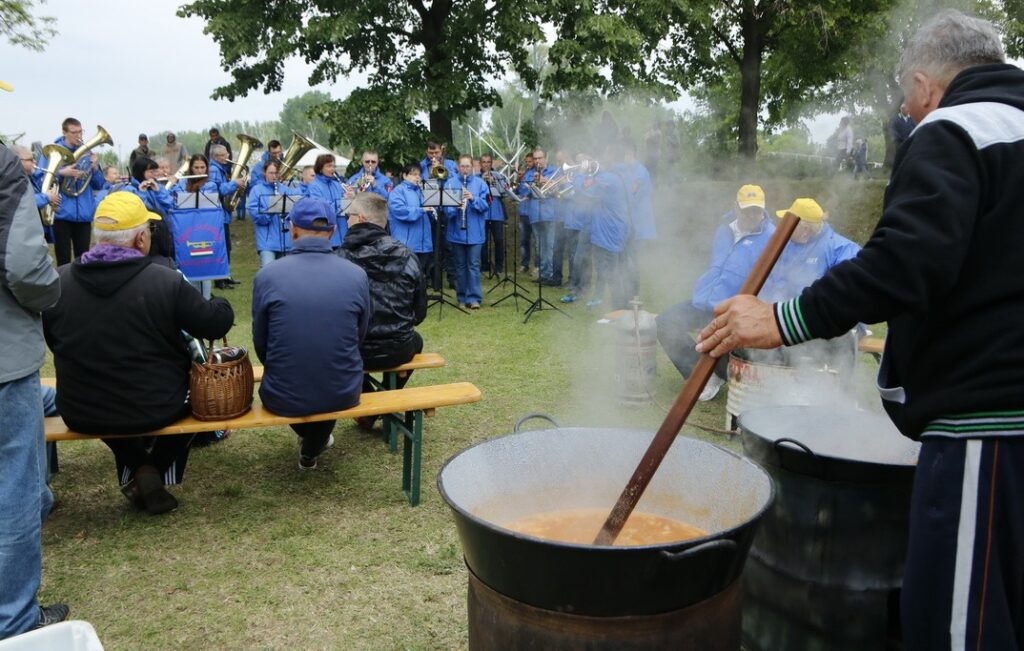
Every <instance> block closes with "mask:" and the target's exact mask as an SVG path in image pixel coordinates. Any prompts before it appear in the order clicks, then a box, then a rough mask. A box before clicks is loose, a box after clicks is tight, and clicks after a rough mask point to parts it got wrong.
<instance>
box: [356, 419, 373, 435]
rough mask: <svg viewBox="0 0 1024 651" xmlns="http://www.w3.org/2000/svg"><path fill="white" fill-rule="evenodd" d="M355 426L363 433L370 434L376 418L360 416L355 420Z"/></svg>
mask: <svg viewBox="0 0 1024 651" xmlns="http://www.w3.org/2000/svg"><path fill="white" fill-rule="evenodd" d="M355 421H356V425H357V426H358V427H359V429H361V430H363V431H364V432H372V431H373V424H374V423H376V422H377V417H376V416H360V417H359V418H356V419H355Z"/></svg>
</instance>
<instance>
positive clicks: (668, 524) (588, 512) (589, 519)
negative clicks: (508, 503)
mask: <svg viewBox="0 0 1024 651" xmlns="http://www.w3.org/2000/svg"><path fill="white" fill-rule="evenodd" d="M607 518H608V510H607V509H576V510H572V511H550V512H548V513H537V514H535V515H529V516H526V517H525V518H520V519H518V520H515V521H512V522H506V523H505V524H504V525H502V526H504V527H505V528H506V529H511V530H512V531H515V532H518V533H523V534H526V535H528V536H534V537H536V538H545V539H548V540H557V541H559V542H567V543H578V544H584V545H589V544H591V543H593V542H594V538H595V537H596V536H597V532H598V531H600V530H601V526H602V525H603V524H604V521H605V520H606V519H607ZM706 535H707V532H706V531H704V530H703V529H700V528H698V527H695V526H693V525H691V524H687V523H685V522H680V521H679V520H672V519H670V518H665V517H662V516H660V515H654V514H651V513H644V512H642V511H633V513H632V514H630V516H629V519H628V520H626V526H624V527H623V528H622V533H620V534H619V537H618V538H616V539H615V545H616V546H617V547H629V546H635V545H658V544H662V543H670V542H679V541H681V540H690V539H692V538H700V537H701V536H706Z"/></svg>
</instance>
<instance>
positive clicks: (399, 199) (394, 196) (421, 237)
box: [388, 181, 434, 253]
mask: <svg viewBox="0 0 1024 651" xmlns="http://www.w3.org/2000/svg"><path fill="white" fill-rule="evenodd" d="M388 224H389V225H390V228H391V237H393V238H395V239H396V240H398V241H399V242H401V243H402V244H404V245H406V246H407V247H409V249H410V250H411V251H412V252H413V253H430V252H432V251H433V250H434V240H433V231H432V229H431V224H430V214H429V213H427V212H425V211H424V210H423V190H421V189H420V186H418V185H416V184H414V183H409V182H408V181H402V182H401V183H399V184H398V185H396V186H395V189H394V190H392V191H391V194H389V195H388Z"/></svg>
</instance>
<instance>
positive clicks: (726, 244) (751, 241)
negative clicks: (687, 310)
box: [692, 212, 775, 312]
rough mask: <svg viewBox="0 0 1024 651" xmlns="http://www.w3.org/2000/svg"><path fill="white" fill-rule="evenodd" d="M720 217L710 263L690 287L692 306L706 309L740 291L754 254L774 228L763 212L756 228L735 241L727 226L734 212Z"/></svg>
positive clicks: (752, 264)
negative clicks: (720, 220) (722, 220)
mask: <svg viewBox="0 0 1024 651" xmlns="http://www.w3.org/2000/svg"><path fill="white" fill-rule="evenodd" d="M723 219H725V220H726V221H725V223H724V224H722V225H721V226H719V227H718V230H717V231H715V239H714V240H713V242H712V244H711V264H710V265H709V266H708V270H707V271H705V272H704V274H703V275H702V276H701V277H700V278H698V279H697V283H696V285H694V288H693V301H692V302H693V306H694V307H695V308H697V309H699V310H705V311H708V312H710V311H712V310H714V309H715V306H716V305H718V304H719V303H721V302H722V301H724V300H725V299H727V298H731V297H733V296H735V295H736V292H738V291H740V286H741V285H743V281H744V280H746V279H747V275H748V274H749V273H750V270H751V269H753V268H754V263H755V262H756V261H757V257H758V256H759V255H761V251H763V250H764V247H765V246H766V245H767V244H768V240H769V239H771V236H772V233H774V232H775V224H773V223H772V220H771V219H769V218H768V213H767V212H766V213H764V217H763V219H762V220H761V224H760V226H759V227H758V230H757V231H755V232H753V233H750V234H748V235H744V236H742V237H741V238H740V239H739V240H738V241H737V240H736V239H735V237H734V236H733V231H732V228H731V227H730V226H729V224H731V223H732V222H733V221H735V216H734V213H732V212H729V213H726V215H725V216H724V217H723Z"/></svg>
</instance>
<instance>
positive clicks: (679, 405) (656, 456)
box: [594, 212, 800, 545]
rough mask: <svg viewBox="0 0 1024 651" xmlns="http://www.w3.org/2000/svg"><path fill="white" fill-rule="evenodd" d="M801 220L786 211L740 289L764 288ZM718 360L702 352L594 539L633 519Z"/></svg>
mask: <svg viewBox="0 0 1024 651" xmlns="http://www.w3.org/2000/svg"><path fill="white" fill-rule="evenodd" d="M798 223H800V218H799V217H797V216H796V215H794V214H793V213H791V212H787V213H786V216H785V217H783V218H782V221H781V222H780V223H779V226H778V227H777V228H776V229H775V233H773V234H772V237H771V239H769V240H768V245H767V246H765V248H764V251H762V252H761V255H760V257H758V259H757V262H756V263H754V268H753V269H751V270H750V275H748V276H747V279H746V280H745V281H744V282H743V286H742V287H740V291H739V292H738V293H740V294H753V295H755V296H756V295H757V293H758V292H759V291H761V287H762V286H764V282H765V280H767V279H768V274H770V273H771V272H772V268H773V267H774V266H775V262H776V261H777V260H778V259H779V256H780V255H781V254H782V249H784V248H785V247H786V243H787V242H789V238H790V237H791V236H792V235H793V231H794V230H796V226H797V224H798ZM717 362H718V360H717V359H715V358H714V357H711V356H710V355H708V354H707V353H703V354H702V355H701V356H700V359H699V360H698V361H697V365H696V366H695V367H694V368H693V372H692V373H690V377H688V378H687V379H686V382H685V383H684V384H683V388H682V389H681V390H680V391H679V396H678V397H677V398H676V401H675V402H674V403H673V404H672V408H671V409H669V411H668V415H667V416H665V420H664V421H663V422H662V423H661V427H659V428H658V433H657V434H655V435H654V440H653V441H651V445H650V447H648V448H647V452H646V453H644V458H643V459H641V460H640V464H639V465H638V466H637V467H636V470H635V471H634V472H633V476H632V477H630V478H629V483H627V484H626V488H625V489H624V490H623V491H622V494H621V495H619V499H618V501H617V502H615V506H614V507H613V508H612V512H611V513H610V514H609V515H608V519H607V520H605V522H604V525H602V527H601V531H599V532H598V533H597V538H595V539H594V544H595V545H611V544H613V543H614V542H615V539H616V538H617V537H618V536H619V532H621V531H622V527H623V525H625V524H626V520H627V519H629V514H630V513H632V512H633V509H634V508H636V504H637V502H639V501H640V498H641V497H642V496H643V494H644V491H645V490H647V485H648V484H649V483H651V478H652V477H653V476H654V473H655V472H657V470H658V466H660V465H661V462H662V461H663V460H664V459H665V455H666V454H668V449H669V448H670V447H672V442H673V441H675V439H676V435H677V434H679V430H680V429H682V427H683V423H685V422H686V419H687V417H689V415H690V412H691V411H693V406H694V405H695V404H696V403H697V396H699V395H700V392H701V391H703V390H704V385H705V384H707V383H708V380H709V379H711V373H713V372H714V370H715V364H716V363H717Z"/></svg>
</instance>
